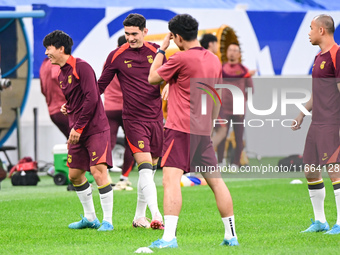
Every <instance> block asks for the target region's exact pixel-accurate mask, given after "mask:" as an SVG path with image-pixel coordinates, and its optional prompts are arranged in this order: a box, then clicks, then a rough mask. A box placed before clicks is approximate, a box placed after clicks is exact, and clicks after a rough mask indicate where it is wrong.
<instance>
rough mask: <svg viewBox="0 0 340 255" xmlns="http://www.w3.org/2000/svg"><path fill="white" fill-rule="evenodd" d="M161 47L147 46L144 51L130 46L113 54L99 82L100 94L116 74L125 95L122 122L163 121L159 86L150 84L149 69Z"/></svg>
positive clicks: (145, 43)
mask: <svg viewBox="0 0 340 255" xmlns="http://www.w3.org/2000/svg"><path fill="white" fill-rule="evenodd" d="M158 47H159V46H158V45H157V44H155V43H149V42H144V45H143V46H142V47H141V48H130V46H129V44H128V43H125V44H123V45H122V46H121V47H119V48H117V49H115V50H114V51H112V52H111V53H110V54H109V56H108V57H107V60H106V63H105V66H104V70H103V73H102V75H101V76H100V78H99V80H98V85H99V88H100V93H103V91H104V90H105V88H106V87H107V85H108V84H109V83H110V82H111V80H112V79H113V77H114V75H115V74H117V77H118V80H119V82H120V86H121V89H122V92H123V119H130V120H140V121H162V120H163V112H162V101H161V95H160V86H159V85H151V84H150V83H149V82H148V76H149V71H150V66H151V64H152V62H153V59H154V57H155V55H156V50H157V48H158Z"/></svg>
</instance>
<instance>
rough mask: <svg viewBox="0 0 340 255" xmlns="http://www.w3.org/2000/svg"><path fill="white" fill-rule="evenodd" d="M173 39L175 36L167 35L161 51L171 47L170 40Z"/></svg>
mask: <svg viewBox="0 0 340 255" xmlns="http://www.w3.org/2000/svg"><path fill="white" fill-rule="evenodd" d="M172 37H173V35H172V33H171V32H170V33H167V35H166V36H165V37H164V39H163V42H162V45H161V48H160V49H161V50H164V51H165V50H166V49H167V48H168V47H169V45H170V40H171V39H172Z"/></svg>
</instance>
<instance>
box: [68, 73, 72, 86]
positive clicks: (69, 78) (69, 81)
mask: <svg viewBox="0 0 340 255" xmlns="http://www.w3.org/2000/svg"><path fill="white" fill-rule="evenodd" d="M68 83H69V84H71V83H72V75H69V76H68Z"/></svg>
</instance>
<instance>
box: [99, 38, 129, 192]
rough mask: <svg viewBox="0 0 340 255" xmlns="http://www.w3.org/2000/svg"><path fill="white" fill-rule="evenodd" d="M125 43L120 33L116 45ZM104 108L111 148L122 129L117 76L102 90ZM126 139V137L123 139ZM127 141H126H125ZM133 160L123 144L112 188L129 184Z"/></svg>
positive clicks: (115, 188)
mask: <svg viewBox="0 0 340 255" xmlns="http://www.w3.org/2000/svg"><path fill="white" fill-rule="evenodd" d="M124 43H126V39H125V36H124V35H122V36H120V37H119V38H118V47H120V46H122V45H123V44H124ZM104 109H105V113H106V116H107V119H108V120H109V125H110V133H111V148H112V149H113V148H114V147H115V145H116V142H117V132H118V128H119V126H121V127H122V128H123V129H124V125H123V119H122V109H123V95H122V90H121V88H120V84H119V81H118V78H117V76H115V77H114V78H113V80H112V81H111V82H110V85H109V86H107V88H106V89H105V92H104ZM125 140H126V139H125ZM126 143H127V142H126ZM134 163H135V161H134V158H133V156H132V152H131V150H130V147H129V146H125V152H124V163H123V168H122V174H121V176H120V180H119V182H118V183H116V185H115V187H114V188H113V189H114V190H124V189H126V187H127V186H131V182H130V181H129V179H128V177H129V174H130V172H131V170H132V167H133V165H134Z"/></svg>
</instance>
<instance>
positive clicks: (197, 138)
mask: <svg viewBox="0 0 340 255" xmlns="http://www.w3.org/2000/svg"><path fill="white" fill-rule="evenodd" d="M163 154H164V156H163V158H162V163H161V166H162V167H163V166H164V167H176V168H179V169H181V170H183V171H184V172H190V171H191V172H195V169H196V167H197V166H214V167H216V165H217V160H216V156H215V151H214V148H213V146H212V142H211V138H210V136H201V135H192V134H188V133H184V132H180V131H176V130H173V129H167V128H166V129H165V130H164V146H163Z"/></svg>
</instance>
